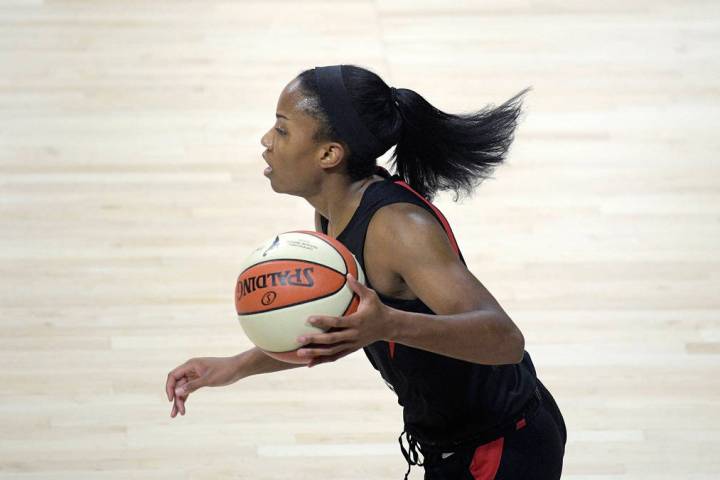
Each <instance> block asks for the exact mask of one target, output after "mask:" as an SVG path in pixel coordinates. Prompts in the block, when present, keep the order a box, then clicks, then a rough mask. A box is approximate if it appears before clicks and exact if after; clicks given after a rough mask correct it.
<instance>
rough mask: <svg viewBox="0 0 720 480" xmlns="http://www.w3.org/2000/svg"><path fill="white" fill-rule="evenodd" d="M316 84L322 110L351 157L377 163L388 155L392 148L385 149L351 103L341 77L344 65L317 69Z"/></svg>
mask: <svg viewBox="0 0 720 480" xmlns="http://www.w3.org/2000/svg"><path fill="white" fill-rule="evenodd" d="M315 81H316V82H317V86H318V93H319V94H320V103H321V105H322V108H323V110H324V111H325V113H326V114H327V116H328V120H329V121H330V124H331V125H332V127H333V128H334V129H335V131H336V132H337V133H338V135H339V136H340V138H341V139H342V140H343V141H345V143H347V145H348V147H350V150H351V152H352V155H353V156H355V155H357V156H359V157H360V158H372V159H375V158H377V157H379V156H380V155H382V154H383V153H385V151H387V149H388V148H389V147H388V148H383V146H382V144H381V143H380V141H378V139H377V138H375V135H373V134H372V132H370V130H368V129H367V127H366V126H365V124H364V123H363V121H362V120H361V119H360V116H359V115H358V113H357V111H356V110H355V108H354V107H353V106H352V103H351V102H350V96H349V95H348V93H347V90H346V89H345V82H344V81H343V77H342V65H331V66H328V67H315Z"/></svg>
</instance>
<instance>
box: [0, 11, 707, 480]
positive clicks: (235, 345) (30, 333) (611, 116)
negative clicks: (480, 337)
mask: <svg viewBox="0 0 720 480" xmlns="http://www.w3.org/2000/svg"><path fill="white" fill-rule="evenodd" d="M0 26H1V28H0V219H1V222H2V223H1V224H0V225H1V229H0V362H2V364H3V368H2V371H1V373H0V382H1V384H2V388H0V479H3V480H4V479H46V478H47V479H50V478H52V479H73V480H77V479H103V480H104V479H127V478H148V479H166V478H167V479H173V480H177V479H192V480H201V479H231V478H232V479H267V480H280V479H288V478H293V479H315V478H333V479H348V480H349V479H381V478H382V479H386V478H387V479H390V478H397V479H399V478H402V475H403V474H404V472H405V468H406V465H405V461H404V459H403V457H402V455H401V453H400V450H399V447H398V444H397V436H398V435H399V433H400V431H401V430H402V417H401V410H400V407H399V406H398V405H397V403H396V400H395V398H394V396H393V394H392V392H390V391H389V390H388V389H387V388H386V386H385V385H384V383H383V382H382V380H381V379H380V378H379V376H378V375H376V373H375V372H374V371H373V370H372V368H371V366H370V364H369V363H368V362H367V360H366V359H365V357H364V355H363V354H362V353H355V354H354V355H352V356H350V357H348V358H346V359H343V360H341V361H339V362H337V363H335V364H331V365H324V366H321V367H318V368H314V369H310V370H308V369H297V370H290V371H285V372H279V373H274V374H271V375H266V376H258V377H251V378H249V379H246V380H243V381H241V382H238V383H236V384H233V385H232V386H228V387H223V388H213V389H203V390H201V391H198V392H196V393H194V394H193V395H191V397H190V399H189V401H188V405H187V415H185V416H184V417H177V418H174V419H171V418H170V416H169V413H170V407H171V406H170V404H169V403H168V401H167V398H165V393H164V384H165V377H166V375H167V373H168V371H169V370H171V369H172V368H174V367H175V366H176V365H177V364H179V363H181V362H183V361H185V360H186V359H188V358H191V357H194V356H230V355H234V354H236V353H238V352H240V351H243V350H245V349H247V348H249V346H250V344H249V342H248V340H247V339H246V338H245V336H244V334H243V333H242V331H241V329H240V327H239V324H238V322H237V319H236V315H235V313H234V305H233V290H234V282H235V278H236V276H237V274H238V273H239V272H238V271H237V265H238V264H239V262H241V261H242V259H243V258H244V257H245V256H246V255H247V253H248V252H249V250H250V249H251V248H253V247H255V246H256V245H257V244H258V242H260V241H262V240H263V239H265V238H267V237H268V236H271V235H273V234H274V233H277V232H282V231H288V230H295V229H308V228H312V227H313V210H312V208H311V207H310V206H309V205H308V204H307V203H305V202H304V200H302V199H299V198H297V197H290V196H284V195H278V194H275V193H274V192H273V191H272V189H271V188H270V187H269V184H268V182H267V179H266V178H264V177H263V174H262V171H263V168H264V167H265V164H264V162H263V160H262V158H261V157H260V154H261V153H262V150H263V149H262V147H261V145H260V137H261V135H262V134H263V133H264V132H265V131H266V130H267V129H268V128H270V126H271V125H272V122H273V121H274V113H275V112H274V110H275V106H276V102H277V96H278V95H279V93H280V91H281V90H282V88H283V87H284V86H285V84H286V83H288V82H289V81H290V80H291V79H292V78H293V77H294V76H295V75H297V74H298V73H299V72H301V71H302V70H304V69H306V68H311V67H313V66H316V65H327V64H335V63H354V64H358V65H362V66H365V67H367V68H370V69H372V70H374V71H376V72H377V73H378V74H380V75H381V76H382V77H383V78H384V79H385V80H386V81H387V82H388V83H389V84H391V85H394V86H396V87H399V88H400V87H402V88H412V89H413V90H416V91H417V92H419V93H421V94H422V95H423V96H424V97H425V98H426V99H428V101H430V102H431V103H432V104H433V105H435V106H436V107H438V108H440V109H442V110H445V111H449V112H461V111H462V112H466V111H470V110H474V109H480V108H482V107H484V106H485V105H487V104H495V105H499V104H501V103H502V102H504V101H505V100H507V99H508V98H510V97H512V96H513V95H514V94H516V93H518V92H519V91H521V90H522V89H523V88H525V87H528V86H532V87H533V90H532V91H531V92H530V93H529V94H528V95H527V96H526V101H525V113H524V114H523V117H522V118H521V123H520V125H519V127H518V130H517V133H516V136H515V142H514V143H513V146H512V149H511V151H510V155H509V157H508V160H507V163H506V164H505V165H503V166H501V167H499V168H498V169H497V170H496V171H495V174H494V177H495V178H493V179H492V180H488V181H486V182H484V183H483V184H482V185H481V186H480V187H479V189H478V190H477V191H476V193H475V195H474V197H473V198H471V199H467V200H465V201H463V202H462V203H453V202H452V200H451V198H450V195H444V196H441V197H440V198H439V200H438V201H437V202H436V205H437V206H438V207H439V208H440V209H441V210H442V211H443V212H444V213H445V215H446V216H447V217H448V219H449V221H450V224H451V225H452V227H453V229H454V231H455V234H456V236H457V239H458V242H459V245H460V248H461V249H462V251H463V253H464V255H465V258H466V260H467V261H468V265H469V267H470V268H471V270H472V271H473V273H474V274H475V275H476V276H477V277H478V278H479V279H480V281H481V282H482V283H483V284H484V285H485V286H486V287H487V288H488V289H489V290H490V291H491V292H492V293H493V295H494V296H495V297H496V298H497V299H498V301H499V302H500V303H501V304H502V306H503V308H504V309H505V310H506V311H507V312H508V314H510V316H511V317H512V318H513V320H514V321H515V323H517V324H518V326H519V327H520V328H521V329H522V331H523V333H524V335H525V339H526V348H527V350H528V351H529V352H530V354H531V355H532V358H533V360H534V362H535V365H536V367H537V370H538V374H539V376H540V378H541V379H542V380H543V382H544V383H545V384H546V385H547V386H548V388H549V389H550V390H551V391H552V392H553V394H554V396H555V398H556V400H557V402H558V404H559V406H560V408H561V409H562V411H563V414H564V416H565V420H566V422H567V425H568V430H569V439H568V444H567V452H566V457H565V466H564V474H563V478H564V479H568V480H580V479H588V480H626V479H637V480H646V479H653V480H670V479H672V480H677V479H683V480H710V479H716V478H718V477H719V476H720V463H719V462H718V460H717V459H718V453H719V452H720V415H718V407H719V406H720V295H719V294H718V292H720V274H719V273H718V271H719V270H720V163H719V161H718V157H719V156H720V155H719V154H720V136H718V132H719V131H720V114H719V113H718V112H719V111H720V109H718V100H719V99H720V81H719V80H718V79H720V57H718V55H717V51H718V48H720V7H719V6H718V3H717V2H709V1H688V2H679V1H675V2H671V1H652V2H651V1H638V2H614V1H613V2H601V3H597V2H586V1H581V2H572V3H567V2H566V3H557V2H549V1H540V2H529V3H528V2H498V1H493V2H479V1H478V2H471V1H462V2H440V1H431V0H423V1H413V2H410V1H393V2H391V1H375V2H372V1H363V0H356V1H338V2H289V1H281V0H276V1H272V2H240V1H237V2H232V1H224V2H222V1H203V2H200V1H157V2H141V1H116V2H82V1H70V0H67V1H61V0H57V1H52V0H48V1H41V0H35V1H21V0H17V1H13V0H6V1H1V2H0ZM384 159H387V156H386V157H384ZM411 478H413V479H420V478H422V470H421V469H420V468H417V467H415V468H413V471H412V474H411Z"/></svg>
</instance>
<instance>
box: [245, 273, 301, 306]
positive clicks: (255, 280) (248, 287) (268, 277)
mask: <svg viewBox="0 0 720 480" xmlns="http://www.w3.org/2000/svg"><path fill="white" fill-rule="evenodd" d="M313 270H314V269H313V268H312V267H308V268H296V269H295V270H285V271H280V272H270V273H266V274H264V275H255V276H252V277H247V278H243V279H241V280H238V282H237V285H236V287H235V288H236V291H235V293H236V297H237V298H238V300H239V299H240V298H242V297H243V296H245V295H247V294H249V293H252V292H254V291H255V290H259V289H265V288H269V287H279V286H286V285H292V286H297V287H308V288H312V287H313V286H314V285H315V279H314V278H313ZM268 293H272V294H273V295H274V296H273V297H272V299H271V300H269V302H268V303H265V297H264V296H263V299H262V302H263V305H268V304H270V303H272V302H273V301H275V297H276V296H277V294H275V292H272V291H270V292H267V293H266V294H265V295H267V294H268Z"/></svg>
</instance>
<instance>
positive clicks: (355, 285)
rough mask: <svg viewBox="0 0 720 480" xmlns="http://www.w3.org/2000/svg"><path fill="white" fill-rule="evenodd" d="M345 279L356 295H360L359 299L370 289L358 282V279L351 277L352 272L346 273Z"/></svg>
mask: <svg viewBox="0 0 720 480" xmlns="http://www.w3.org/2000/svg"><path fill="white" fill-rule="evenodd" d="M347 281H348V285H350V288H351V289H352V291H353V292H355V293H357V295H358V297H360V298H361V299H362V298H365V297H366V296H367V293H368V292H369V291H370V289H369V288H367V287H366V286H365V285H363V284H362V283H360V282H358V280H357V279H356V278H355V277H353V275H352V273H348V274H347Z"/></svg>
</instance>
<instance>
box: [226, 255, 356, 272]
mask: <svg viewBox="0 0 720 480" xmlns="http://www.w3.org/2000/svg"><path fill="white" fill-rule="evenodd" d="M333 248H334V247H333ZM335 251H337V250H335ZM338 254H339V255H340V257H342V254H341V253H340V252H338ZM282 261H288V262H305V263H311V264H313V265H318V266H321V267H325V268H327V269H328V270H332V271H333V272H335V273H337V274H338V275H341V276H343V277H344V276H345V275H347V273H342V272H341V271H339V270H335V269H334V268H332V267H328V266H327V265H325V264H324V263H318V262H313V261H311V260H302V259H299V258H271V259H270V260H263V261H262V262H258V263H253V264H252V265H251V266H249V267H248V268H246V269H245V270H243V271H242V272H240V274H238V278H240V277H242V274H243V273H245V272H247V271H248V270H250V269H251V268H255V267H257V266H258V265H262V264H265V263H270V262H282ZM343 263H345V270H348V273H350V270H349V269H348V268H347V263H346V262H345V259H344V258H343Z"/></svg>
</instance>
